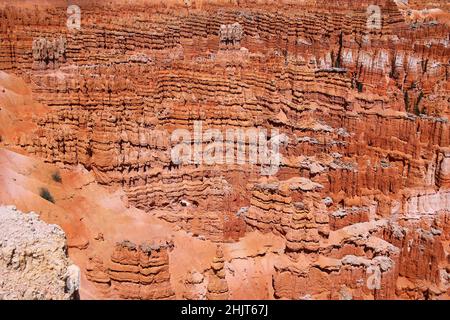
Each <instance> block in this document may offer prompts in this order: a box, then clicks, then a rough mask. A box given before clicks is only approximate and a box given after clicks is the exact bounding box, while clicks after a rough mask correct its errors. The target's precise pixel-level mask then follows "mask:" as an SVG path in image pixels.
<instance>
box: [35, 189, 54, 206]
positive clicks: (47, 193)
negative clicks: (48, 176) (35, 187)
mask: <svg viewBox="0 0 450 320" xmlns="http://www.w3.org/2000/svg"><path fill="white" fill-rule="evenodd" d="M39 194H40V195H41V198H43V199H45V200H47V201H50V202H51V203H55V199H53V196H52V194H51V193H50V191H48V189H47V188H41V190H40V191H39Z"/></svg>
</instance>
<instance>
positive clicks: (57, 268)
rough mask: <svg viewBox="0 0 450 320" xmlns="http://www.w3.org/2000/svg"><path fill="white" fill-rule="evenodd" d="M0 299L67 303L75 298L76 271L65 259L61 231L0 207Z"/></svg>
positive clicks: (53, 226) (34, 216) (78, 279)
mask: <svg viewBox="0 0 450 320" xmlns="http://www.w3.org/2000/svg"><path fill="white" fill-rule="evenodd" d="M0 238H1V239H2V240H1V242H0V274H1V279H0V299H1V300H11V299H14V300H16V299H20V300H22V299H25V300H49V299H51V300H67V299H74V298H78V297H79V296H78V291H79V288H80V269H79V268H78V267H77V266H76V265H73V264H71V263H70V260H69V258H68V256H67V247H66V237H65V234H64V231H62V230H61V228H60V227H58V226H56V225H49V224H46V223H45V222H43V221H41V220H39V218H38V216H37V214H35V213H33V212H31V213H27V214H25V213H22V212H20V211H18V210H17V209H16V208H15V207H14V206H7V207H5V206H2V207H0Z"/></svg>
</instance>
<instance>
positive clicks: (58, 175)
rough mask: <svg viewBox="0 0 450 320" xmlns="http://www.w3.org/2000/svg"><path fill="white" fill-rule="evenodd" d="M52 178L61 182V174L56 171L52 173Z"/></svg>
mask: <svg viewBox="0 0 450 320" xmlns="http://www.w3.org/2000/svg"><path fill="white" fill-rule="evenodd" d="M52 179H53V181H55V182H59V183H61V181H62V179H61V175H60V174H59V172H58V171H56V172H53V173H52Z"/></svg>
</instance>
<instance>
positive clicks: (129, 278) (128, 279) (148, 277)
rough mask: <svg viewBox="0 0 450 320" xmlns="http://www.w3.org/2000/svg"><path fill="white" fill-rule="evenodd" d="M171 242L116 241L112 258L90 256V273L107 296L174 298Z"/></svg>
mask: <svg viewBox="0 0 450 320" xmlns="http://www.w3.org/2000/svg"><path fill="white" fill-rule="evenodd" d="M172 248H173V243H172V242H167V241H157V242H152V243H142V244H140V245H136V244H135V243H133V242H130V241H128V240H124V241H121V242H119V243H117V244H116V246H115V248H114V251H113V253H112V255H111V260H110V261H107V264H106V265H104V264H103V262H102V261H101V260H99V259H98V258H96V257H92V258H90V261H89V262H90V263H89V265H88V267H87V277H88V279H89V280H90V281H92V282H94V283H96V284H97V285H98V287H99V288H100V289H101V290H102V292H103V293H104V294H105V295H106V296H108V297H118V298H122V299H145V300H148V299H171V298H174V297H175V293H174V291H173V290H172V288H171V284H170V273H169V251H170V250H171V249H172Z"/></svg>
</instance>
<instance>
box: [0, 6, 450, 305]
mask: <svg viewBox="0 0 450 320" xmlns="http://www.w3.org/2000/svg"><path fill="white" fill-rule="evenodd" d="M78 6H79V9H80V20H79V22H80V27H79V28H74V27H73V24H70V23H72V22H73V21H72V22H71V20H70V19H73V14H76V10H75V11H73V12H72V11H70V12H69V13H68V12H67V2H66V1H57V0H54V1H47V2H46V3H45V4H40V5H39V6H35V5H34V2H33V1H26V2H23V1H8V3H3V2H0V37H1V38H0V39H1V40H0V41H1V42H0V69H1V70H3V71H2V72H1V73H0V123H1V124H2V126H0V137H1V140H0V141H1V142H0V143H1V150H0V164H1V165H2V166H1V169H0V181H1V185H2V189H1V190H0V203H5V204H15V205H17V207H18V208H19V209H21V210H22V211H27V210H28V211H29V210H34V211H36V212H38V213H39V214H40V216H41V218H42V219H43V220H44V221H46V222H49V223H56V224H58V225H60V226H61V227H62V228H63V230H64V231H65V232H66V234H67V238H68V248H69V255H70V256H71V258H72V259H73V260H74V261H75V262H76V263H77V264H78V265H80V267H81V272H82V275H81V289H80V294H81V298H99V299H100V298H108V299H111V298H123V299H173V298H178V299H182V298H184V299H226V298H230V299H243V298H247V299H449V296H450V283H449V280H450V278H449V277H450V267H449V265H450V233H449V231H450V124H449V117H450V81H449V72H450V65H449V58H450V47H449V44H450V42H449V41H450V39H449V34H450V23H449V21H450V13H449V9H450V8H449V5H448V2H447V1H419V0H417V1H392V0H371V1H366V0H364V1H350V0H331V1H324V2H322V3H318V2H317V1H312V0H311V1H310V0H305V1H289V0H284V1H282V0H280V1H271V2H270V4H269V3H267V1H258V0H255V1H220V0H211V1H206V0H204V1H200V0H195V1H181V0H180V1H175V0H174V1H164V2H160V1H150V0H141V1H138V0H136V1H128V2H127V3H124V2H120V1H109V2H107V3H104V2H100V3H92V2H91V1H79V2H78ZM69 18H70V19H69ZM68 19H69V20H68ZM68 21H69V22H70V23H68ZM75 25H76V24H75ZM197 123H201V127H202V128H201V129H202V130H203V131H205V130H208V129H215V130H218V131H220V132H222V133H225V132H226V131H227V130H230V129H240V130H251V129H253V128H259V129H265V130H267V132H270V131H271V130H272V129H277V130H278V131H279V133H280V136H281V135H282V136H283V137H284V140H283V141H284V143H283V144H282V145H281V147H280V150H279V151H280V154H281V164H280V167H279V170H278V171H277V172H276V173H274V174H271V175H269V176H265V175H262V174H261V173H262V169H263V168H262V166H261V164H260V163H257V162H255V163H252V162H251V159H248V161H244V162H243V163H239V161H238V159H237V151H238V146H233V147H232V148H235V149H236V150H235V151H236V152H235V153H233V155H232V160H234V161H231V162H230V163H228V162H225V161H224V162H225V163H215V164H210V163H205V162H203V161H198V162H196V161H191V162H190V163H184V164H179V163H175V162H174V161H173V158H172V157H171V151H172V150H173V149H174V148H175V147H176V144H177V141H174V139H172V137H173V136H172V134H173V133H174V132H176V130H188V131H189V132H192V131H193V130H194V128H195V125H196V124H197ZM191 138H192V139H191V140H189V141H188V145H189V146H191V147H192V148H193V149H194V150H195V148H199V147H200V148H201V149H202V150H205V149H206V148H208V146H211V144H214V143H216V141H215V140H214V141H212V140H213V139H212V138H211V139H209V140H208V139H205V140H202V141H201V142H200V143H197V144H196V141H194V140H195V135H193V136H191ZM251 144H252V142H251V141H250V140H249V139H248V140H246V141H245V143H244V147H245V148H246V149H247V148H250V146H251ZM249 158H250V155H249ZM58 176H59V178H55V177H58ZM43 188H46V190H47V191H48V192H49V193H50V195H51V198H49V197H48V196H47V197H46V198H47V199H45V198H43V197H42V189H43ZM243 283H245V284H246V285H242V284H243Z"/></svg>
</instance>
